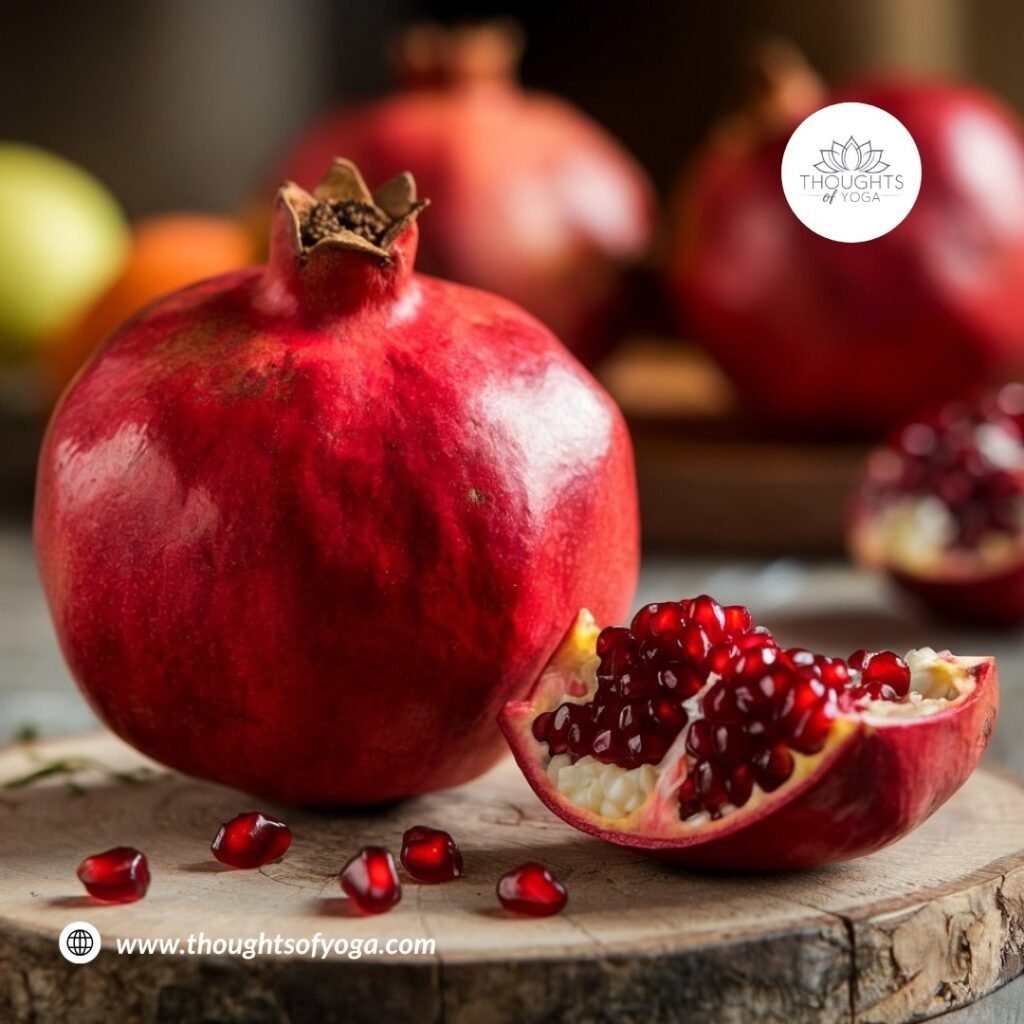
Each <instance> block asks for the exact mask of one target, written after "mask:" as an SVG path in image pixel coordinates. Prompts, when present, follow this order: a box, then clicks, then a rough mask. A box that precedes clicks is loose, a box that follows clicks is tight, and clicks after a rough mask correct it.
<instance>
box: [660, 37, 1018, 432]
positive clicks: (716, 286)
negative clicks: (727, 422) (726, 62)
mask: <svg viewBox="0 0 1024 1024" xmlns="http://www.w3.org/2000/svg"><path fill="white" fill-rule="evenodd" d="M762 72H763V77H764V82H763V88H762V90H761V91H760V94H759V95H758V96H757V97H756V103H755V104H754V105H753V106H752V108H751V110H750V112H749V113H748V114H746V115H741V116H739V117H737V118H734V119H733V120H731V121H730V122H728V123H727V124H726V125H723V127H722V129H721V130H720V131H719V132H718V133H717V134H716V135H715V136H714V138H713V139H712V141H711V143H710V144H709V145H708V146H707V148H706V150H705V152H704V153H703V154H702V156H701V158H700V159H699V160H698V161H697V162H696V164H695V166H694V167H693V168H692V170H691V172H690V173H689V174H688V175H687V178H686V180H685V182H684V184H683V188H682V190H681V198H680V207H681V209H682V210H683V224H682V225H681V230H680V231H679V232H678V236H677V242H676V245H675V248H674V255H673V257H672V259H671V269H670V274H669V278H670V289H671V291H672V293H673V295H674V297H675V298H676V299H677V304H678V307H679V312H680V317H681V322H682V323H683V324H684V325H685V326H684V329H685V330H686V331H687V332H688V333H691V334H692V335H693V336H694V337H695V340H697V341H699V342H701V343H702V344H704V345H705V346H706V347H707V349H708V351H709V352H710V353H711V354H712V355H713V356H714V357H715V359H716V360H717V361H718V362H719V363H720V364H721V366H722V367H723V369H724V370H725V371H726V372H727V373H728V374H729V376H730V377H731V378H732V380H733V382H734V383H735V384H736V386H737V388H738V390H739V392H740V397H741V399H742V401H743V405H744V408H745V409H746V411H748V412H749V413H751V414H752V415H754V416H756V417H757V418H758V419H759V420H760V422H761V423H762V424H763V425H767V426H768V427H770V428H771V429H774V430H785V429H788V430H790V431H792V432H803V433H804V434H807V435H811V434H812V433H813V434H814V436H816V437H817V436H820V434H821V432H823V431H824V432H830V433H835V434H862V435H869V436H879V435H880V434H884V433H885V432H886V431H887V430H888V429H890V428H892V427H894V426H896V425H897V424H898V423H899V422H901V421H902V420H903V419H904V418H905V417H906V416H907V415H908V413H913V412H914V411H915V410H916V409H918V408H920V407H922V406H925V405H927V404H931V403H933V402H936V401H943V400H945V399H949V398H954V397H956V396H958V395H960V394H962V393H963V391H964V389H965V388H966V387H969V386H971V385H972V384H977V383H980V382H988V381H991V380H993V379H1001V378H1004V377H1007V376H1013V375H1014V374H1015V373H1016V372H1017V371H1018V370H1019V369H1020V368H1021V367H1024V135H1022V131H1021V126H1020V124H1019V122H1018V120H1017V118H1016V117H1015V116H1014V115H1013V113H1012V112H1011V111H1010V110H1009V109H1007V108H1006V107H1005V106H1004V105H1003V104H1002V103H1000V102H999V101H998V100H997V99H996V98H994V97H992V96H990V95H987V94H985V93H983V92H981V91H978V90H975V89H973V88H969V87H967V86H964V85H958V84H953V83H945V82H938V81H929V80H922V79H915V78H911V77H903V78H900V79H891V80H882V79H879V80H872V81H862V82H858V83H853V84H850V85H848V86H846V87H844V88H842V89H840V90H838V91H837V92H834V93H831V94H830V93H828V92H827V91H826V89H825V87H824V86H823V84H822V83H821V82H820V81H817V80H816V78H815V76H814V75H813V73H812V72H811V71H810V70H809V69H808V68H807V66H806V65H805V64H804V63H803V61H802V59H801V58H800V57H799V55H797V54H794V53H793V52H792V51H791V50H788V49H779V48H771V49H769V50H767V51H766V53H765V59H764V61H763V67H762ZM842 102H857V103H866V104H872V105H874V106H877V107H881V108H882V109H883V110H885V111H887V112H888V113H890V114H892V115H893V116H894V117H896V118H898V119H899V120H900V121H901V122H902V123H903V125H904V126H905V127H906V128H907V130H908V131H909V132H910V134H911V135H912V136H913V138H914V140H915V142H916V143H917V147H918V149H919V151H920V154H921V163H922V167H923V168H924V173H923V180H922V184H921V191H920V194H919V196H918V199H917V203H916V205H915V206H914V208H913V209H912V210H911V212H910V213H909V215H908V216H907V217H906V219H905V220H904V221H903V222H902V223H901V224H900V225H899V226H898V227H896V228H895V229H894V230H893V231H891V232H890V233H889V234H887V235H884V236H882V237H880V238H877V239H875V240H873V241H870V242H864V243H858V244H839V243H836V242H833V241H831V240H829V239H827V238H822V237H820V236H818V235H816V234H814V233H813V232H812V231H810V230H808V229H807V228H806V227H804V225H803V224H802V223H801V222H800V221H799V220H798V219H797V218H796V216H795V215H794V214H793V213H792V211H791V210H790V209H789V207H788V205H787V203H786V200H785V197H784V195H783V192H782V189H781V188H780V187H779V174H780V166H781V160H782V154H783V150H784V148H785V145H786V142H787V140H788V138H789V136H790V134H791V133H792V131H793V129H794V128H795V127H796V126H797V125H798V124H799V123H800V122H801V121H802V120H803V119H804V118H805V117H806V116H807V115H808V114H810V113H812V112H813V111H814V110H816V109H818V108H820V107H822V106H825V105H827V104H830V103H842ZM821 144H822V146H828V145H830V144H831V140H829V139H824V140H822V143H821ZM893 170H894V172H895V171H896V168H893Z"/></svg>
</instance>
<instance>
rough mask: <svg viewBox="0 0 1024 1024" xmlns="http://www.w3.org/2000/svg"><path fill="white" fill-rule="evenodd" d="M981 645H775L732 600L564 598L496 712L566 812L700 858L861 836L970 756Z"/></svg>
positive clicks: (936, 787) (778, 852)
mask: <svg viewBox="0 0 1024 1024" xmlns="http://www.w3.org/2000/svg"><path fill="white" fill-rule="evenodd" d="M997 706H998V684H997V677H996V668H995V662H994V660H993V659H991V658H970V659H964V658H955V657H953V655H951V654H949V653H948V652H947V653H943V654H936V652H935V651H932V650H927V649H925V650H921V651H912V652H910V653H909V654H908V655H907V659H906V661H904V660H903V659H902V658H899V657H898V656H897V655H895V654H893V653H892V652H891V651H883V652H880V653H868V652H866V651H856V652H854V654H852V655H851V656H850V658H849V659H847V660H842V659H839V658H829V657H825V656H824V655H818V654H813V653H812V652H810V651H806V650H802V649H790V650H781V649H780V648H779V646H778V645H777V644H776V643H775V641H774V639H773V638H772V636H771V634H770V633H768V632H767V631H765V630H763V629H760V628H755V627H754V625H753V623H752V621H751V618H750V613H749V612H748V611H747V609H745V608H741V607H737V606H734V607H727V608H723V607H722V606H721V605H719V604H718V602H717V601H715V600H713V599H712V598H710V597H707V596H701V597H698V598H695V599H693V600H684V601H679V602H666V603H663V604H652V605H648V606H647V607H645V608H642V609H641V610H640V611H639V612H638V613H637V615H636V616H635V617H634V619H633V621H632V624H631V625H630V626H629V627H628V628H626V627H611V628H608V629H605V630H603V631H601V632H600V633H599V632H598V629H597V627H596V625H595V624H594V619H593V617H592V616H591V615H590V613H589V612H586V611H583V612H581V613H580V615H579V618H578V620H577V622H576V625H575V626H574V627H573V629H572V630H570V632H569V633H568V635H567V636H566V638H565V640H564V641H563V642H562V644H561V646H560V647H559V649H558V651H557V652H556V653H555V655H554V657H553V658H552V659H551V661H550V663H549V664H548V666H547V668H546V669H545V670H544V672H543V674H542V675H541V677H540V679H539V681H538V682H537V685H536V686H535V687H534V689H533V692H532V693H531V694H530V695H529V697H528V698H527V699H526V700H521V701H515V702H512V703H509V704H508V705H507V706H506V707H505V708H504V710H503V711H502V717H501V722H502V727H503V728H504V730H505V733H506V735H507V736H508V739H509V742H510V744H511V746H512V750H513V752H514V753H515V756H516V760H517V761H518V762H519V765H520V767H521V768H522V769H523V771H524V772H525V773H526V777H527V779H528V780H529V781H530V784H531V785H532V786H533V788H534V790H536V792H537V794H538V796H540V798H541V799H542V800H543V801H544V802H545V803H546V804H547V805H548V807H550V808H551V810H553V811H554V812H555V813H556V814H557V815H559V817H561V818H563V819H564V820H565V821H567V822H568V823H569V824H571V825H575V826H576V827H577V828H580V829H583V830H584V831H585V832H590V833H591V834H593V835H596V836H599V837H600V838H602V839H606V840H608V841H609V842H613V843H618V844H620V845H622V846H629V847H633V848H635V849H637V850H641V851H645V852H649V853H651V854H654V855H656V856H659V857H663V858H665V859H670V860H677V861H681V862H683V863H685V864H693V865H700V866H708V867H719V868H733V869H741V870H781V869H787V868H800V867H813V866H815V865H819V864H826V863H829V862H831V861H837V860H845V859H848V858H851V857H857V856H860V855H862V854H865V853H870V852H872V851H873V850H877V849H879V848H880V847H882V846H884V845H886V844H887V843H891V842H892V841H893V840H895V839H898V838H899V837H900V836H902V835H904V834H906V833H907V832H909V831H910V830H911V829H912V828H914V827H915V826H916V825H918V824H920V823H921V822H922V821H924V819H925V818H927V817H928V815H930V814H931V813H932V812H933V811H934V810H935V809H936V808H937V807H939V806H940V805H941V804H942V803H943V802H944V801H945V800H946V799H948V797H949V796H951V795H952V794H953V793H954V792H955V791H956V790H957V789H958V788H959V787H960V785H961V784H962V783H963V782H964V781H965V780H966V779H967V777H968V776H969V775H970V773H971V772H972V771H973V770H974V767H975V765H976V764H977V762H978V759H979V758H980V757H981V754H982V751H983V750H984V749H985V746H986V745H987V743H988V739H989V736H990V734H991V732H992V729H993V727H994V724H995V717H996V712H997Z"/></svg>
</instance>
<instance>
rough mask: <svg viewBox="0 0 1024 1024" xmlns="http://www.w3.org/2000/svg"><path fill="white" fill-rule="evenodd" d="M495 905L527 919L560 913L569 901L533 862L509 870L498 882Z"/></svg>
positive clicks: (557, 883) (550, 876) (561, 888)
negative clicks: (498, 903)
mask: <svg viewBox="0 0 1024 1024" xmlns="http://www.w3.org/2000/svg"><path fill="white" fill-rule="evenodd" d="M497 892H498V901H499V902H500V903H501V905H502V906H503V907H504V908H505V909H506V910H511V911H512V912H513V913H515V914H525V915H526V916H528V917H550V916H551V915H552V914H558V913H561V911H562V910H563V909H564V908H565V904H566V902H567V901H568V899H569V896H568V894H567V893H566V891H565V886H564V885H562V883H561V882H560V881H559V880H558V879H557V878H555V876H554V875H553V874H551V872H550V871H549V870H548V869H547V868H546V867H544V865H543V864H538V863H537V862H536V861H528V862H527V863H526V864H520V866H519V867H517V868H513V870H511V871H509V872H508V873H507V874H504V875H502V876H501V878H499V879H498V888H497Z"/></svg>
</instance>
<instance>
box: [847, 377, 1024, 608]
mask: <svg viewBox="0 0 1024 1024" xmlns="http://www.w3.org/2000/svg"><path fill="white" fill-rule="evenodd" d="M848 537H849V547H850V550H851V552H852V553H853V555H854V557H855V558H856V559H857V560H858V561H860V562H861V563H863V564H865V565H867V566H870V567H873V568H876V569H882V570H885V571H887V572H888V573H889V574H890V575H891V577H892V578H893V579H894V580H895V581H896V582H897V583H898V584H899V585H901V586H902V587H904V588H905V589H906V590H907V591H909V592H910V593H912V594H914V595H916V596H917V597H918V598H919V599H920V600H922V601H923V602H924V603H925V604H926V605H927V606H928V607H930V608H931V609H932V610H934V611H935V612H937V613H939V614H940V615H943V616H945V617H947V618H950V619H954V620H957V621H962V622H976V623H982V624H985V625H995V626H1012V625H1018V624H1020V623H1022V622H1024V385H1022V384H1007V385H1005V386H1004V387H1002V388H1000V389H999V390H998V391H995V392H988V393H985V394H982V395H981V396H975V397H974V398H972V399H971V400H970V401H967V400H964V401H957V402H952V403H949V404H946V405H944V406H942V407H940V408H938V409H935V410H933V411H931V412H929V413H926V414H924V415H922V416H920V417H917V418H915V419H913V420H911V421H910V422H908V423H906V424H904V425H903V426H902V427H901V428H900V429H899V430H897V431H896V432H895V433H894V434H893V436H892V437H891V438H890V440H889V441H888V443H887V444H886V445H884V446H883V447H880V448H878V449H877V450H876V451H874V452H873V453H872V454H871V455H870V456H869V458H868V462H867V466H866V468H865V471H864V476H863V479H862V482H861V484H860V487H859V489H858V492H857V495H856V496H855V498H854V500H853V502H852V503H851V509H850V516H849V526H848Z"/></svg>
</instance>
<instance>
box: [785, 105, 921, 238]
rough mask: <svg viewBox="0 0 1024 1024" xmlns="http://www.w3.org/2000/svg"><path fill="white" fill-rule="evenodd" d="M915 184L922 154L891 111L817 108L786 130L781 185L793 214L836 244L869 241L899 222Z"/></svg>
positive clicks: (859, 107)
mask: <svg viewBox="0 0 1024 1024" xmlns="http://www.w3.org/2000/svg"><path fill="white" fill-rule="evenodd" d="M920 189H921V154H920V153H919V152H918V150H917V144H916V143H915V142H914V139H913V137H912V136H911V134H910V132H908V131H907V129H906V128H905V127H904V126H903V124H902V123H901V122H900V121H898V120H897V119H896V118H895V117H893V116H892V114H890V113H888V112H887V111H885V110H882V109H881V108H880V107H874V106H871V104H869V103H833V104H832V105H831V106H829V107H822V109H821V110H816V111H815V112H814V113H813V114H811V115H810V117H808V118H807V119H806V120H804V121H803V122H802V123H801V124H800V125H799V126H798V127H797V129H796V131H795V132H793V134H792V135H791V136H790V139H789V142H788V143H787V145H786V151H785V153H784V154H783V156H782V190H783V192H784V193H785V196H786V202H788V203H789V207H790V209H791V210H792V211H793V213H794V214H796V216H797V218H799V220H800V221H801V222H802V223H803V224H804V225H805V226H806V227H808V228H810V229H811V231H813V232H814V233H815V234H818V235H821V236H822V237H823V238H830V239H831V240H832V241H834V242H869V241H871V240H872V239H873V238H880V237H881V236H882V235H886V234H888V233H889V232H890V231H892V229H893V228H895V227H896V226H897V225H898V224H900V223H901V222H902V221H903V219H904V218H905V217H906V216H907V214H908V213H910V211H911V210H912V209H913V208H914V203H915V202H917V194H918V192H919V191H920Z"/></svg>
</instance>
